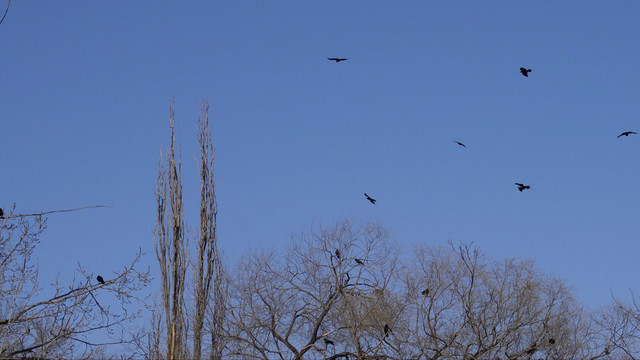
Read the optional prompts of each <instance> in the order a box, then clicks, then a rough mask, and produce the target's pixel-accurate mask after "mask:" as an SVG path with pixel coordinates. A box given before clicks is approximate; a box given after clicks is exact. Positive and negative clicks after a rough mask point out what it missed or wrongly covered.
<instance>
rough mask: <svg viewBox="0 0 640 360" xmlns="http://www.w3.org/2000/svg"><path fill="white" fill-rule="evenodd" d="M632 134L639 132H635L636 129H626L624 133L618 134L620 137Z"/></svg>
mask: <svg viewBox="0 0 640 360" xmlns="http://www.w3.org/2000/svg"><path fill="white" fill-rule="evenodd" d="M631 134H637V132H634V131H625V132H623V133H622V134H620V135H618V137H620V136H629V135H631Z"/></svg>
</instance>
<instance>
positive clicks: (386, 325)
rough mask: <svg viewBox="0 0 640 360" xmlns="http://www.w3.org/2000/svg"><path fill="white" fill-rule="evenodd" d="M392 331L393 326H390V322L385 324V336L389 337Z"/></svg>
mask: <svg viewBox="0 0 640 360" xmlns="http://www.w3.org/2000/svg"><path fill="white" fill-rule="evenodd" d="M390 332H391V328H390V327H389V324H384V337H388V336H389V333H390Z"/></svg>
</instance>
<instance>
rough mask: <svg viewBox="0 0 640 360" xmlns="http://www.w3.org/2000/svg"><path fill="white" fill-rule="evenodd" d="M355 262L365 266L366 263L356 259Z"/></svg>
mask: <svg viewBox="0 0 640 360" xmlns="http://www.w3.org/2000/svg"><path fill="white" fill-rule="evenodd" d="M354 260H355V261H356V263H358V265H364V261H362V260H361V259H358V258H355V259H354Z"/></svg>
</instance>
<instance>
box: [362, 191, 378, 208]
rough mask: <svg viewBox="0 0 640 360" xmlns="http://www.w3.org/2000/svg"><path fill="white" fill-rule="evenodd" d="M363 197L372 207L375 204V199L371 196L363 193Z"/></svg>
mask: <svg viewBox="0 0 640 360" xmlns="http://www.w3.org/2000/svg"><path fill="white" fill-rule="evenodd" d="M364 196H366V197H367V200H369V201H370V202H371V203H372V204H373V205H375V204H376V199H374V198H372V197H371V196H369V195H367V193H364Z"/></svg>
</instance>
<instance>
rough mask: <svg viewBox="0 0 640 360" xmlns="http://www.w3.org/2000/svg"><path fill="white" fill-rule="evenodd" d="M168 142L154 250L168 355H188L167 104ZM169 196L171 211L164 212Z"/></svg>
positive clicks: (178, 195)
mask: <svg viewBox="0 0 640 360" xmlns="http://www.w3.org/2000/svg"><path fill="white" fill-rule="evenodd" d="M169 127H170V143H169V149H168V151H167V168H166V169H165V167H164V164H163V160H162V156H161V158H160V165H159V170H158V187H157V190H156V199H157V202H158V224H157V228H156V237H155V239H156V241H155V250H156V256H157V258H158V262H159V264H160V282H161V287H162V305H163V307H164V318H165V322H166V346H167V349H166V357H167V359H183V358H187V357H188V356H187V351H188V350H187V347H186V339H187V330H188V329H187V326H186V323H185V321H186V319H185V302H184V291H185V285H186V284H185V277H186V272H187V266H188V263H187V254H186V246H187V245H186V244H185V241H186V238H185V235H184V222H183V218H182V211H183V206H182V179H181V174H180V168H181V166H180V159H179V158H178V159H176V155H175V106H174V100H173V99H172V100H171V105H170V108H169ZM167 200H169V205H170V209H169V210H170V213H169V215H167V214H166V202H167Z"/></svg>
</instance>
